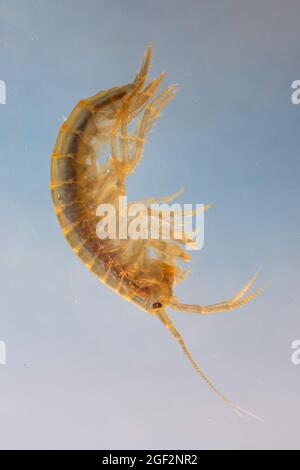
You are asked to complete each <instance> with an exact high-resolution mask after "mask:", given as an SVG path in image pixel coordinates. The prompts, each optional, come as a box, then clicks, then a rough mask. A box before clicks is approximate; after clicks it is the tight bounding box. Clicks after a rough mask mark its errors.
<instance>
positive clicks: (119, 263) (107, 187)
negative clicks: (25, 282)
mask: <svg viewBox="0 0 300 470" xmlns="http://www.w3.org/2000/svg"><path fill="white" fill-rule="evenodd" d="M150 58H151V46H148V48H147V50H146V52H145V55H144V58H143V61H142V65H141V68H140V71H139V72H138V74H137V75H136V78H135V80H134V81H133V82H132V83H130V84H128V85H125V86H120V87H115V88H111V89H110V90H108V91H102V92H100V93H98V94H96V95H95V96H92V97H90V98H87V99H84V100H81V101H79V103H78V104H77V105H76V106H75V108H74V109H73V111H72V112H71V114H70V115H69V117H68V118H67V119H66V120H65V122H64V123H63V125H62V126H61V128H60V131H59V134H58V137H57V141H56V144H55V147H54V150H53V153H52V155H51V183H50V188H51V194H52V199H53V202H54V207H55V212H56V215H57V218H58V221H59V223H60V226H61V228H62V231H63V234H64V236H65V238H66V239H67V241H68V242H69V244H70V246H71V248H72V250H73V251H74V252H75V253H76V254H77V256H78V257H79V258H80V259H81V261H82V262H83V263H84V264H85V266H86V267H87V268H88V269H89V270H90V271H92V272H93V273H94V274H95V275H96V276H97V277H98V278H99V279H100V280H101V281H102V282H104V283H105V284H106V285H107V286H109V287H111V288H112V289H114V290H115V291H116V292H117V293H119V294H120V295H121V296H123V297H124V298H125V299H127V300H130V301H132V302H134V303H135V304H137V305H138V306H139V307H140V308H142V309H143V310H146V311H147V312H149V313H151V314H153V315H155V316H156V317H157V318H158V319H159V320H160V321H161V322H162V323H163V324H164V326H165V327H166V328H167V329H168V330H169V331H170V332H171V334H172V335H173V336H174V337H175V338H176V340H177V341H178V343H179V345H180V347H181V349H182V350H183V352H184V354H185V355H186V357H187V358H188V360H189V361H190V363H191V364H192V366H193V367H194V369H195V370H196V371H197V372H198V373H199V374H200V376H201V377H202V378H203V379H204V380H205V382H206V383H207V384H208V385H209V386H210V387H211V388H212V389H213V390H214V391H215V392H216V393H217V394H218V395H219V396H220V397H221V398H222V399H223V400H225V402H227V403H228V404H230V405H231V406H233V407H234V408H235V409H236V410H238V411H239V410H241V409H240V408H239V407H237V405H235V404H233V403H232V402H231V401H230V400H228V399H227V398H226V397H225V396H224V395H223V394H222V393H220V392H219V391H218V390H217V389H216V388H215V386H214V385H213V384H212V383H211V382H210V381H209V380H208V379H207V378H206V376H205V375H204V373H203V372H202V371H201V370H200V368H199V367H198V366H197V364H196V363H195V361H194V360H193V359H192V357H191V355H190V353H189V352H188V350H187V348H186V346H185V344H184V342H183V339H182V337H181V335H180V334H179V332H178V331H177V329H176V328H175V327H174V325H173V323H172V322H171V320H170V318H169V317H168V315H167V313H166V307H168V306H169V307H171V308H172V309H175V310H179V311H180V310H181V311H189V312H194V313H199V314H202V315H205V314H210V313H215V312H219V311H224V310H231V309H234V308H236V307H239V306H241V305H243V304H245V303H247V302H248V301H249V300H251V299H252V298H254V297H255V296H256V295H257V294H258V293H259V290H256V291H255V292H253V293H252V294H249V295H247V296H245V294H246V292H247V291H248V289H249V288H250V287H251V285H252V284H253V282H254V280H255V276H254V277H253V278H252V279H251V280H250V281H249V282H248V283H247V284H246V286H245V287H244V288H243V289H242V290H241V291H240V292H238V293H237V294H236V295H235V296H234V297H233V298H231V299H230V300H229V301H226V302H221V303H218V304H214V305H209V306H201V305H188V304H182V303H180V302H179V301H178V300H177V299H176V297H175V295H174V293H173V286H174V284H175V283H176V282H177V281H179V280H180V279H182V278H183V276H184V272H183V270H182V269H181V268H180V267H179V266H178V265H177V264H176V262H177V261H178V260H183V261H187V260H188V259H189V256H188V254H187V252H186V251H185V250H184V243H185V242H186V241H187V236H186V235H185V234H184V233H183V235H182V238H181V239H179V240H178V239H176V240H175V239H174V238H173V239H171V240H161V239H151V238H150V239H139V240H131V239H127V240H121V239H116V240H109V239H108V240H100V239H99V238H98V237H97V234H96V226H97V221H98V217H97V215H96V210H97V207H98V206H99V204H102V203H110V204H113V205H114V206H116V207H117V204H118V201H119V196H122V195H125V194H126V191H125V179H126V177H127V176H128V175H129V174H130V173H131V172H133V171H134V169H135V168H136V166H137V165H138V163H139V162H140V159H141V155H142V150H143V146H144V143H145V138H146V136H147V133H148V131H149V129H150V128H151V127H152V125H153V123H154V122H155V120H156V119H157V117H158V115H159V113H160V111H161V110H162V108H163V107H164V106H165V105H166V104H167V103H168V101H170V99H171V98H172V97H173V96H174V94H175V93H176V88H175V87H174V86H169V87H167V88H166V89H165V90H164V91H163V92H161V93H160V94H159V95H158V96H157V97H156V98H154V94H155V93H156V91H157V89H158V87H159V85H160V83H161V81H162V78H163V74H160V76H159V77H157V78H155V79H153V80H152V81H150V83H149V84H148V85H146V86H145V81H146V78H147V72H148V69H149V63H150ZM139 115H141V116H140V117H139V119H138V120H137V123H136V125H135V127H134V128H133V130H132V131H130V132H129V130H128V125H129V123H131V122H132V121H133V120H134V119H135V118H137V117H138V116H139ZM105 144H108V145H109V146H110V154H109V156H108V158H107V159H106V161H104V162H99V161H98V156H99V153H101V151H102V149H103V145H105ZM176 195H177V194H176ZM176 195H173V196H167V197H164V198H160V199H155V198H151V199H148V200H144V201H141V202H143V203H144V204H146V205H147V206H149V204H151V203H153V202H169V201H171V200H172V199H174V197H176Z"/></svg>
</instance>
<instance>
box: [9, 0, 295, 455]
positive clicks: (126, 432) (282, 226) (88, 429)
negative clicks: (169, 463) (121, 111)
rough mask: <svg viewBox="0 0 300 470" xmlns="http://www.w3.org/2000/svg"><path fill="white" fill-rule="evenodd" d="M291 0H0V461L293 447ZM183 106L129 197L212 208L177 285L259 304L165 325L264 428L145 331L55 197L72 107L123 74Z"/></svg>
mask: <svg viewBox="0 0 300 470" xmlns="http://www.w3.org/2000/svg"><path fill="white" fill-rule="evenodd" d="M299 23H300V3H299V1H298V0H294V1H292V0H287V1H285V2H283V1H279V0H247V1H246V0H242V1H240V0H226V1H225V2H219V1H214V0H209V1H208V0H206V1H204V0H202V1H199V0H198V1H197V0H187V1H174V0H173V1H171V0H163V1H161V0H152V1H146V0H142V1H141V0H125V1H123V0H119V1H118V0H111V1H109V2H108V1H102V0H87V1H85V2H82V1H79V0H73V1H71V0H60V1H58V0H52V1H49V0H48V1H45V0H35V1H34V0H19V1H17V0H9V1H8V0H6V1H3V0H0V79H2V80H5V82H6V85H7V104H6V105H1V106H0V119H1V127H0V135H1V138H0V158H1V172H0V173H1V185H0V208H1V264H0V266H1V267H0V282H1V296H0V339H1V340H4V341H5V342H6V344H7V365H6V366H0V448H2V449H8V448H26V449H27V448H72V449H73V448H103V449H105V448H110V449H114V448H124V449H127V448H154V449H155V448H156V449H159V448H174V449H176V448H187V449H188V448H199V449H211V448H235V449H238V448H243V449H245V448H300V436H299V422H300V402H299V396H300V393H299V392H300V366H298V367H297V366H294V365H292V362H291V353H292V351H291V343H292V341H293V340H295V339H299V337H300V321H299V320H300V279H299V274H300V238H299V235H300V210H299V195H300V188H299V170H300V164H299V129H300V105H299V106H295V105H293V104H292V103H291V83H292V81H293V80H296V79H300V61H299V37H300V33H299ZM149 41H151V42H152V43H153V48H154V60H153V65H152V69H151V76H154V75H155V74H157V73H158V72H160V71H161V70H164V71H166V73H167V75H166V79H165V82H166V83H167V84H169V83H173V82H176V83H178V84H179V85H180V93H178V95H177V96H176V98H175V100H173V101H172V102H171V103H170V104H169V105H168V107H167V108H166V110H165V111H164V113H163V116H162V117H161V118H160V120H159V122H158V124H157V126H156V127H155V130H154V131H153V132H152V133H151V135H150V138H149V143H148V144H147V147H146V149H145V153H144V158H143V161H142V164H141V165H140V166H139V168H138V170H137V171H136V173H135V174H134V175H133V176H132V177H130V179H129V181H128V183H129V196H130V198H142V197H144V196H154V195H164V194H168V193H172V192H175V191H176V190H177V189H178V188H179V187H180V186H181V185H184V186H185V188H186V192H185V194H184V195H183V196H182V197H181V198H180V201H181V202H189V203H190V202H194V203H196V202H210V201H211V202H213V204H214V206H213V208H212V209H211V210H210V211H209V212H207V213H206V228H205V229H206V230H205V235H206V243H205V247H204V249H203V250H202V251H200V252H196V253H194V254H193V261H192V263H191V274H190V276H189V277H188V279H187V280H186V281H184V282H183V283H182V284H181V285H179V286H178V288H177V290H176V292H177V294H178V296H179V297H180V299H181V300H182V301H185V302H197V303H199V302H200V303H213V302H217V301H220V300H223V299H226V298H229V297H230V296H232V295H233V294H234V293H235V292H236V291H237V290H238V289H239V288H240V287H241V286H242V285H243V284H244V283H245V282H246V281H247V280H248V279H249V277H250V276H251V275H252V274H253V272H255V270H256V269H257V268H258V267H259V266H262V272H261V275H260V277H259V280H258V281H257V285H260V284H265V283H267V284H268V287H267V289H266V290H265V292H264V293H263V294H262V295H261V296H260V297H259V298H257V299H256V300H255V301H253V302H251V303H250V304H248V305H247V306H246V307H244V308H242V309H239V310H237V311H234V312H229V313H225V314H223V315H222V314H220V315H216V316H211V317H200V316H196V315H192V314H184V313H173V314H172V318H173V320H174V321H175V323H176V325H177V326H178V328H179V330H180V331H181V332H182V334H183V336H184V338H185V340H186V342H187V345H188V346H189V347H190V350H191V352H192V353H193V355H194V357H195V359H197V361H198V362H199V364H200V366H201V367H203V368H204V370H205V371H206V372H207V374H208V376H209V377H210V378H211V379H212V380H213V381H214V382H215V383H216V384H217V385H218V387H219V388H220V389H221V390H222V391H223V392H224V393H226V394H227V395H228V396H229V397H230V398H232V399H233V400H235V401H237V402H238V403H239V404H241V405H242V406H245V407H246V408H249V409H251V410H253V411H255V412H256V413H257V414H259V415H260V416H262V417H263V418H264V423H258V422H256V421H254V420H252V419H250V418H249V419H248V418H246V419H240V418H238V417H236V416H235V415H234V414H233V413H232V411H231V410H230V409H229V408H228V407H226V406H225V405H224V403H222V402H221V401H220V400H219V399H218V397H216V396H215V395H214V394H213V393H212V392H211V391H210V390H209V389H208V388H207V386H206V385H205V384H204V383H203V382H202V381H201V380H200V379H199V377H198V376H197V375H196V374H195V372H194V371H193V370H192V369H191V367H190V365H189V364H188V363H187V361H186V359H185V358H184V357H183V355H182V353H181V351H180V350H179V347H178V345H177V344H176V342H175V341H174V340H173V339H172V338H171V336H170V335H168V332H167V331H166V330H164V329H163V328H162V327H161V325H160V324H159V322H158V321H156V320H155V319H154V318H152V317H151V316H148V315H147V314H145V313H143V312H142V311H140V310H138V309H136V308H135V307H134V306H133V305H132V304H129V303H127V302H124V300H122V299H121V298H119V297H118V296H116V295H115V294H114V293H113V292H112V291H110V290H108V289H107V288H106V287H104V286H103V285H101V284H99V283H98V281H97V279H96V278H94V277H93V276H92V275H91V274H90V273H88V272H87V271H86V269H85V268H84V266H83V265H81V264H80V262H79V261H78V260H77V259H76V257H75V256H74V255H73V253H72V252H71V250H70V249H69V248H68V246H67V244H66V242H65V240H64V239H63V236H62V234H61V232H60V230H59V227H58V224H57V222H56V219H55V216H54V212H53V209H52V205H51V201H50V196H49V188H48V185H49V156H50V152H51V150H52V147H53V144H54V141H55V138H56V134H57V130H58V127H59V126H60V124H61V123H62V120H63V116H65V115H67V114H68V113H69V112H70V110H71V109H72V107H73V106H74V104H75V103H76V102H77V101H78V100H79V99H81V98H83V97H86V96H89V95H91V94H93V93H95V92H97V91H98V90H101V89H105V88H109V87H111V86H113V85H122V84H125V83H128V82H129V81H130V80H131V79H132V78H133V76H134V74H135V72H136V70H137V68H138V66H139V63H140V59H141V56H142V53H143V50H144V48H145V46H146V44H147V43H148V42H149Z"/></svg>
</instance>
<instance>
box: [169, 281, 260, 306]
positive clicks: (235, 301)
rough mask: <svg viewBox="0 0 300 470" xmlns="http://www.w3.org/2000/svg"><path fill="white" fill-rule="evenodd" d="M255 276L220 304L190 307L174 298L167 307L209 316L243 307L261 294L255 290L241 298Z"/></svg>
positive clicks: (258, 290)
mask: <svg viewBox="0 0 300 470" xmlns="http://www.w3.org/2000/svg"><path fill="white" fill-rule="evenodd" d="M256 276H257V274H255V275H254V276H253V277H252V278H251V279H250V281H249V282H248V283H247V284H246V285H245V287H243V289H242V290H240V291H239V292H238V293H237V294H236V295H235V296H234V297H232V298H231V299H230V300H228V301H225V302H220V303H218V304H213V305H190V304H182V303H179V302H178V301H177V300H176V298H175V297H174V298H173V299H171V301H170V303H169V306H170V307H171V308H173V309H174V310H180V311H184V312H192V313H199V314H202V315H206V314H210V313H217V312H224V311H226V310H233V309H234V308H237V307H240V306H242V305H245V304H246V303H248V302H249V301H250V300H252V299H254V297H256V296H257V295H258V294H260V293H261V292H262V289H261V288H259V289H256V290H255V291H254V292H253V293H252V294H249V295H247V296H246V297H243V295H244V294H245V293H246V292H247V291H248V290H249V289H250V287H251V286H252V284H253V282H254V281H255V279H256Z"/></svg>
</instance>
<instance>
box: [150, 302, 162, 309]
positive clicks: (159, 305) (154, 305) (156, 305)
mask: <svg viewBox="0 0 300 470" xmlns="http://www.w3.org/2000/svg"><path fill="white" fill-rule="evenodd" d="M152 308H162V304H161V303H160V302H155V303H154V304H153V305H152Z"/></svg>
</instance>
